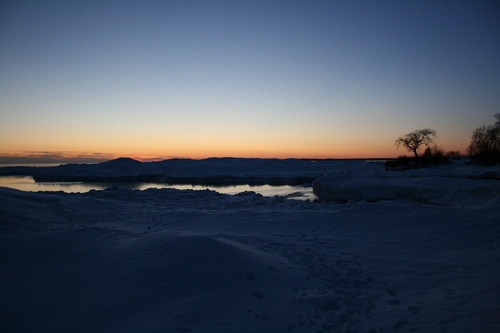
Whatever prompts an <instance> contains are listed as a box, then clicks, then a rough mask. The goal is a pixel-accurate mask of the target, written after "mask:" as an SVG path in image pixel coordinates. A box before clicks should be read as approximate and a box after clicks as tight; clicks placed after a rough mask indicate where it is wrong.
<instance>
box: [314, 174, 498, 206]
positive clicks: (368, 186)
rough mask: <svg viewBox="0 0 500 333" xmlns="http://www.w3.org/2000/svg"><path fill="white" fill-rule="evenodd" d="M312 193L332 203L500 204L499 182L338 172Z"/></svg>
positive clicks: (317, 184) (318, 182)
mask: <svg viewBox="0 0 500 333" xmlns="http://www.w3.org/2000/svg"><path fill="white" fill-rule="evenodd" d="M313 190H314V193H315V195H316V196H317V197H318V199H319V200H324V201H333V202H347V201H349V200H355V201H359V200H366V201H380V200H414V201H418V202H425V203H428V204H435V205H444V206H457V205H474V204H480V205H485V204H486V205H498V204H499V203H500V184H499V183H498V181H497V180H472V179H467V178H447V177H436V176H435V177H413V178H411V177H404V178H403V177H398V178H396V177H388V176H383V175H362V174H361V175H360V174H351V173H335V174H329V175H327V176H324V177H320V178H318V179H316V180H315V181H314V182H313Z"/></svg>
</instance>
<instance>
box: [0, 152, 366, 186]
mask: <svg viewBox="0 0 500 333" xmlns="http://www.w3.org/2000/svg"><path fill="white" fill-rule="evenodd" d="M366 164H367V163H366V162H364V161H362V160H360V161H347V160H321V161H309V160H299V159H283V160H282V159H258V158H254V159H251V158H250V159H247V158H208V159H202V160H192V159H171V160H165V161H161V162H139V161H136V160H133V159H130V158H119V159H116V160H112V161H108V162H103V163H99V164H66V165H61V166H57V167H36V168H33V167H31V168H26V167H9V168H0V175H26V176H33V178H34V179H35V180H36V181H122V182H123V181H126V180H130V181H159V182H168V183H184V184H189V183H195V184H232V183H247V184H303V183H310V182H312V181H313V180H314V179H316V178H318V177H320V176H323V175H325V174H326V173H328V172H329V171H331V170H339V169H348V168H352V167H358V168H365V169H366V168H367V167H369V166H367V165H366Z"/></svg>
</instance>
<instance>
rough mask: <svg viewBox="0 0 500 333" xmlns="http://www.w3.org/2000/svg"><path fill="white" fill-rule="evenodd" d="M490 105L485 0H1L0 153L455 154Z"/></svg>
mask: <svg viewBox="0 0 500 333" xmlns="http://www.w3.org/2000/svg"><path fill="white" fill-rule="evenodd" d="M499 112H500V5H499V3H498V2H496V1H472V0H471V1H460V0H450V1H438V0H432V1H399V0H398V1H396V0H394V1H384V0H381V1H347V0H346V1H341V0H339V1H314V0H312V1H311V0H304V1H291V0H290V1H271V0H270V1H236V0H234V1H209V0H204V1H190V0H187V1H167V0H165V1H50V0H48V1H22V0H21V1H19V0H17V1H2V2H1V3H0V157H2V156H3V157H6V156H7V157H14V156H32V157H33V156H34V157H38V158H40V161H41V160H50V158H51V157H52V158H56V159H57V158H69V159H71V160H73V161H81V160H82V158H85V159H87V160H89V159H90V160H91V159H92V158H100V159H108V158H115V157H119V156H130V157H135V158H139V159H143V160H146V159H158V160H160V159H165V158H170V157H189V158H205V157H223V156H233V157H276V158H288V157H297V158H355V157H357V158H367V157H396V156H399V155H402V154H409V155H411V153H408V152H406V151H404V150H403V149H402V148H400V149H399V150H398V149H396V146H394V144H393V142H394V140H395V139H396V138H397V137H398V136H400V135H403V134H406V133H408V132H411V131H413V130H416V129H422V128H432V129H435V130H436V131H437V134H438V138H437V140H436V143H437V144H438V145H439V146H440V147H442V148H443V149H445V150H461V151H462V152H465V149H466V147H467V146H468V145H469V142H470V136H471V134H472V131H473V130H474V129H475V128H477V127H479V126H481V125H485V124H492V123H494V122H495V119H494V117H493V115H494V114H495V113H499Z"/></svg>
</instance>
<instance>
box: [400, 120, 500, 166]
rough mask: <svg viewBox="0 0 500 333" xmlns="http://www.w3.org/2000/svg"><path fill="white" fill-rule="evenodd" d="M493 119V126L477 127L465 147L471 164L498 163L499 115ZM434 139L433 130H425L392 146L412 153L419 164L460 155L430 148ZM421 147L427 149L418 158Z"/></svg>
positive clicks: (405, 137)
mask: <svg viewBox="0 0 500 333" xmlns="http://www.w3.org/2000/svg"><path fill="white" fill-rule="evenodd" d="M495 118H496V122H495V124H493V125H488V126H486V125H484V126H481V127H478V128H476V129H475V130H474V132H473V133H472V137H471V142H470V145H469V147H467V156H468V157H470V158H471V160H472V162H477V163H480V164H482V165H496V164H499V163H500V113H497V114H495ZM436 137H437V133H436V131H435V130H433V129H430V128H425V129H422V130H416V131H413V132H411V133H408V134H405V135H402V136H400V137H398V138H397V139H396V140H395V141H394V144H395V145H396V146H397V147H398V148H399V147H401V146H402V147H404V148H405V149H407V150H408V151H410V152H412V153H413V154H414V156H415V158H414V159H415V160H417V161H421V162H426V161H431V160H432V161H433V162H439V161H442V160H444V158H446V157H455V156H459V155H460V152H457V151H449V152H446V153H445V152H444V151H443V150H442V149H441V148H439V147H438V146H436V145H434V146H433V147H430V144H431V143H433V142H434V139H435V138H436ZM423 146H426V147H427V148H426V149H425V151H424V154H423V156H420V155H419V153H418V150H419V149H420V148H421V147H423ZM403 158H406V157H403ZM406 159H407V158H406Z"/></svg>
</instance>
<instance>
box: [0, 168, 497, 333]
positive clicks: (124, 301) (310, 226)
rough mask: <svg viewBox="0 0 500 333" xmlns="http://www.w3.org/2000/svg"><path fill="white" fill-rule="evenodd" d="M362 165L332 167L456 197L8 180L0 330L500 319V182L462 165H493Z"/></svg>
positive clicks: (348, 176) (313, 327)
mask: <svg viewBox="0 0 500 333" xmlns="http://www.w3.org/2000/svg"><path fill="white" fill-rule="evenodd" d="M349 162H351V166H350V167H349V165H348V164H349ZM361 162H362V161H342V163H339V164H338V165H337V166H340V165H345V166H346V169H342V168H341V167H338V168H337V169H330V170H328V171H329V172H330V176H329V177H334V178H338V180H339V181H345V182H346V183H345V184H346V186H347V185H349V182H351V184H353V185H355V187H356V186H357V187H356V188H357V189H356V191H354V193H360V192H361V193H364V195H366V193H374V192H375V190H374V188H375V189H376V188H377V186H379V185H378V184H379V182H380V177H385V178H384V179H386V178H387V179H390V181H388V184H390V186H391V188H392V187H395V186H396V187H397V185H398V184H399V186H400V187H401V188H404V187H405V186H410V185H411V184H413V183H411V184H410V183H408V181H409V180H410V179H413V180H415V179H416V180H418V179H420V178H422V179H421V180H423V179H426V180H425V181H423V185H422V186H424V185H425V186H430V184H431V183H433V184H434V186H435V187H436V188H439V186H440V183H439V181H446V182H447V181H451V180H454V182H453V184H455V185H453V184H452V183H446V184H447V185H446V186H444V188H446V189H450V188H453V193H454V195H452V196H451V197H447V199H446V200H445V201H446V203H451V204H447V205H445V206H443V205H442V202H439V200H438V201H433V200H428V201H425V200H418V198H414V197H402V196H394V197H385V198H382V199H383V200H367V199H369V198H366V197H361V198H360V197H355V196H353V197H348V198H347V200H343V201H346V203H344V204H339V203H335V202H331V203H328V202H323V203H317V202H304V201H298V200H289V199H285V198H283V197H274V198H266V197H263V196H261V195H258V194H256V193H252V192H244V193H241V194H239V195H224V194H220V193H217V192H214V191H191V190H183V191H180V190H174V189H149V190H144V191H133V190H126V189H118V188H111V189H107V190H104V191H90V192H88V193H84V194H68V193H62V192H57V193H48V192H47V193H31V192H22V191H17V190H14V189H8V188H0V228H1V234H0V235H1V240H0V249H1V250H0V260H1V269H0V286H1V293H0V313H1V321H0V325H1V327H0V328H1V331H2V332H34V331H50V332H90V331H92V332H472V331H474V332H497V331H499V330H500V306H499V305H498V304H499V303H498V300H499V299H500V290H499V289H498V285H500V224H499V221H500V209H499V207H500V205H499V198H498V194H497V192H495V189H498V187H495V184H496V183H494V182H498V181H494V180H476V179H470V178H467V176H471V175H476V176H477V175H481V174H482V173H485V172H497V169H495V168H489V169H480V168H478V169H476V166H469V165H465V164H463V163H455V164H454V165H451V166H445V167H442V168H434V169H433V170H431V169H425V170H424V169H421V170H409V172H386V171H384V169H383V165H382V163H366V162H365V163H364V164H362V163H361ZM310 163H311V164H314V163H316V162H310ZM344 163H345V164H344ZM290 168H291V169H292V168H293V167H292V166H291V167H290ZM466 169H467V170H466ZM234 170H237V169H234ZM323 171H324V170H322V171H321V172H323ZM229 172H230V171H227V173H228V174H229ZM232 172H234V173H236V171H232ZM268 174H269V173H268ZM283 174H288V171H286V170H283ZM342 174H343V175H344V176H345V177H344V178H342V177H341V176H340V175H342ZM450 176H453V178H450ZM429 177H433V178H432V179H433V180H432V181H431V180H429V179H431V178H429ZM342 179H343V180H342ZM353 179H355V180H356V181H355V180H353ZM326 180H328V178H327V179H323V181H318V182H320V183H322V184H323V185H324V186H326V184H327V183H328V182H327V181H326ZM329 181H332V179H330V180H329ZM462 181H465V182H467V184H469V182H473V183H470V184H471V185H470V186H469V185H467V186H466V187H467V188H468V189H470V188H474V190H463V189H464V188H465V187H464V186H465V185H460V184H464V183H460V182H462ZM457 182H458V183H457ZM382 183H383V182H382ZM417 183H418V182H417ZM333 184H334V185H332V187H329V188H328V191H330V192H333V191H332V188H335V186H338V184H339V183H338V182H333ZM362 184H366V186H365V187H363V186H362ZM408 184H410V185H408ZM478 184H479V185H478ZM417 185H418V184H416V183H415V184H413V185H411V186H417ZM349 186H350V185H349ZM481 186H483V188H485V187H487V188H488V191H486V190H480V189H481ZM484 186H485V187H484ZM499 187H500V186H499ZM384 191H385V190H384ZM384 191H381V192H384ZM384 193H386V192H384ZM370 195H372V194H370ZM453 198H458V199H457V200H458V204H453V202H452V201H453ZM436 200H437V199H436Z"/></svg>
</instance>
